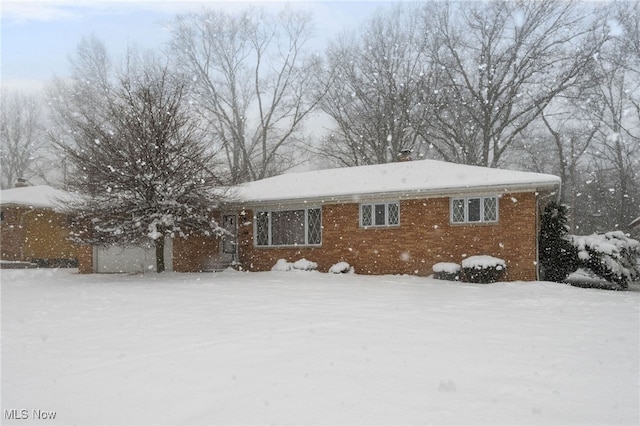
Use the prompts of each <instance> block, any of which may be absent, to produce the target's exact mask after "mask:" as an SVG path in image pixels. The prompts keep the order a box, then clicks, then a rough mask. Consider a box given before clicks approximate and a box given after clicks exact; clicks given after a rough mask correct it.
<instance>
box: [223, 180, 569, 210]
mask: <svg viewBox="0 0 640 426" xmlns="http://www.w3.org/2000/svg"><path fill="white" fill-rule="evenodd" d="M559 190H560V182H559V181H558V182H541V183H536V184H510V185H497V186H474V187H455V188H438V189H428V190H409V191H388V192H377V193H362V194H348V195H327V196H316V197H306V198H304V199H301V198H280V199H264V200H241V199H236V200H232V201H229V202H227V203H225V205H224V207H225V208H229V209H231V208H251V207H273V206H278V207H284V206H301V205H319V204H341V203H359V202H366V201H386V200H415V199H424V198H442V197H456V196H468V195H480V194H491V195H502V194H508V193H516V192H520V193H522V192H527V193H531V192H536V193H537V192H540V193H542V192H544V193H547V194H554V193H556V192H558V191H559Z"/></svg>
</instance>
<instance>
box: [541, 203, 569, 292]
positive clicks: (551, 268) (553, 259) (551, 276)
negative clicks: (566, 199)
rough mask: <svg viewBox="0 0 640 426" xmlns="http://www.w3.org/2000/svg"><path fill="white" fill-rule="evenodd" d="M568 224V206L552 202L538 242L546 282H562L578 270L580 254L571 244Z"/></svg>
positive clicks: (545, 214) (545, 212) (543, 217)
mask: <svg viewBox="0 0 640 426" xmlns="http://www.w3.org/2000/svg"><path fill="white" fill-rule="evenodd" d="M567 222H568V219H567V208H566V206H563V205H561V204H558V203H556V202H552V203H549V205H548V206H547V207H546V208H545V209H544V213H543V214H542V217H541V227H540V238H539V242H538V244H539V251H540V275H541V277H542V279H544V280H547V281H555V282H562V281H564V280H565V279H566V278H567V277H568V276H569V275H570V274H571V273H573V272H575V271H576V270H577V269H578V266H579V265H578V257H577V256H578V252H577V250H576V249H575V247H574V246H573V244H572V243H571V238H570V236H569V227H568V226H567Z"/></svg>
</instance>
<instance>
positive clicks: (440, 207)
mask: <svg viewBox="0 0 640 426" xmlns="http://www.w3.org/2000/svg"><path fill="white" fill-rule="evenodd" d="M559 187H560V179H559V178H558V177H556V176H551V175H545V174H538V173H527V172H517V171H510V170H501V169H492V168H485V167H476V166H467V165H460V164H453V163H447V162H442V161H434V160H420V161H405V162H397V163H389V164H381V165H373V166H360V167H350V168H340V169H329V170H319V171H311V172H304V173H290V174H284V175H280V176H276V177H272V178H267V179H263V180H259V181H255V182H250V183H246V184H243V185H239V186H237V187H235V188H233V190H232V191H231V192H232V194H233V197H232V199H233V200H234V201H231V202H228V203H227V204H226V206H225V207H224V208H222V209H221V211H220V212H219V214H218V216H217V217H216V218H215V219H216V220H218V222H219V223H221V224H222V225H223V226H224V227H225V228H226V229H227V230H228V231H229V232H230V234H231V235H232V236H231V237H229V236H227V237H225V238H222V239H220V240H218V239H215V238H206V237H197V238H194V237H190V238H188V239H182V238H176V239H174V240H173V269H174V270H175V271H185V272H186V271H202V270H212V269H216V268H219V267H222V266H224V265H227V264H229V263H232V262H233V263H236V264H237V265H238V266H239V267H241V268H242V269H243V270H249V271H266V270H270V269H271V267H272V266H273V265H274V264H275V263H276V262H277V261H278V259H281V258H282V259H286V260H288V261H291V262H293V261H296V260H299V259H301V258H306V259H307V260H311V261H313V262H317V263H318V269H319V270H321V271H327V270H328V269H329V268H330V267H331V266H332V265H333V264H335V263H338V262H347V263H349V264H350V265H351V266H353V267H354V268H355V271H356V273H360V274H414V275H422V276H425V275H431V273H432V266H433V265H434V264H435V263H438V262H456V263H460V262H461V261H462V259H464V258H465V257H468V256H472V255H478V254H482V255H491V256H495V257H499V258H502V259H504V260H505V261H506V263H507V276H506V279H507V280H535V279H536V278H537V260H538V243H537V240H538V230H539V224H538V219H539V216H540V211H541V210H542V209H543V208H544V206H545V204H546V203H548V202H549V201H551V200H554V199H556V197H557V193H558V191H559ZM91 261H92V259H91V258H90V257H89V258H87V260H86V262H83V261H82V260H81V270H82V264H83V263H87V262H89V264H90V262H91ZM85 270H86V271H87V272H88V271H90V270H93V268H85Z"/></svg>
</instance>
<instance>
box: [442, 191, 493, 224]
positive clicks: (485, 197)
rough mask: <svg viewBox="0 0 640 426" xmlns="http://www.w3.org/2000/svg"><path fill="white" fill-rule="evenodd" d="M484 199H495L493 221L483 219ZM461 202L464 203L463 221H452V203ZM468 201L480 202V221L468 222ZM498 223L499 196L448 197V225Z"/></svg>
mask: <svg viewBox="0 0 640 426" xmlns="http://www.w3.org/2000/svg"><path fill="white" fill-rule="evenodd" d="M486 199H495V200H496V219H495V220H485V218H484V212H485V209H484V203H485V200H486ZM459 200H462V201H463V203H464V220H463V221H454V220H453V203H454V202H455V201H459ZM469 200H480V207H479V208H480V220H477V221H469ZM498 222H500V196H498V195H478V196H468V197H453V196H452V197H450V198H449V223H450V224H452V225H474V224H479V223H490V224H491V223H492V224H495V223H498Z"/></svg>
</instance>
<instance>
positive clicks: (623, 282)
mask: <svg viewBox="0 0 640 426" xmlns="http://www.w3.org/2000/svg"><path fill="white" fill-rule="evenodd" d="M571 242H572V244H573V246H574V248H575V250H576V252H577V256H576V257H577V261H578V262H579V265H580V267H582V268H585V269H588V270H590V271H592V272H593V273H594V274H596V275H597V276H599V277H601V278H603V279H605V280H607V281H609V282H611V283H614V284H618V285H619V286H621V287H622V288H628V287H629V284H630V283H631V282H633V281H634V280H636V279H638V277H640V267H639V266H638V263H637V262H638V261H637V259H638V256H639V255H640V242H638V241H637V240H634V239H631V238H629V237H627V236H626V235H625V234H624V233H623V232H622V231H613V232H607V233H605V234H592V235H582V236H579V235H573V236H571Z"/></svg>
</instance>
